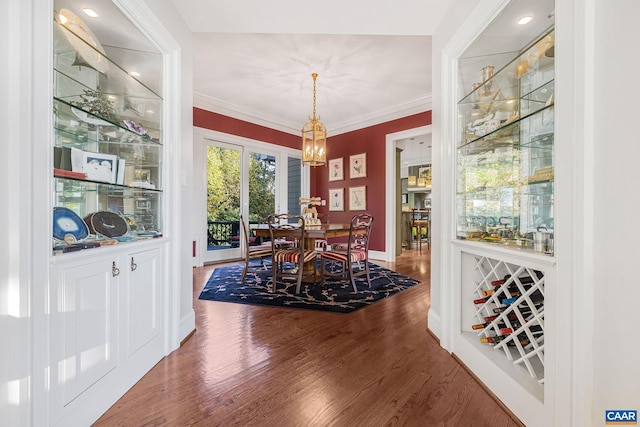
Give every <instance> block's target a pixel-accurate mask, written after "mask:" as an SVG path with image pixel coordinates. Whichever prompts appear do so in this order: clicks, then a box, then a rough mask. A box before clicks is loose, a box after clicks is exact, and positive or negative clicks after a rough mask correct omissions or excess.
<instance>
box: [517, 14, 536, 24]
mask: <svg viewBox="0 0 640 427" xmlns="http://www.w3.org/2000/svg"><path fill="white" fill-rule="evenodd" d="M532 19H533V16H532V15H525V16H523V17H522V18H520V19H518V25H527V24H528V23H529V22H531V20H532Z"/></svg>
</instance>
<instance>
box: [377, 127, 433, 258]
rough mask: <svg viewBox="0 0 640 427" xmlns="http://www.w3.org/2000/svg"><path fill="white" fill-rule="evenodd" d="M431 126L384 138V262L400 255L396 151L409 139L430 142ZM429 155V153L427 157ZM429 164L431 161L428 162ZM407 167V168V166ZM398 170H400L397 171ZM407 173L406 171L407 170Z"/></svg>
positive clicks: (400, 198) (391, 134) (400, 201)
mask: <svg viewBox="0 0 640 427" xmlns="http://www.w3.org/2000/svg"><path fill="white" fill-rule="evenodd" d="M431 127H432V126H431V125H427V126H421V127H418V128H414V129H407V130H405V131H401V132H396V133H390V134H387V136H386V147H385V156H386V167H387V171H388V173H387V174H386V181H385V189H386V194H387V203H386V209H385V215H386V218H387V221H386V222H387V224H386V229H385V242H386V243H385V248H386V249H385V254H386V259H385V260H386V261H388V262H393V261H394V260H395V258H396V257H397V256H399V255H400V253H398V251H397V250H396V242H397V239H401V238H402V236H401V235H399V234H401V233H399V232H397V231H396V226H397V224H398V222H399V221H402V216H403V213H402V206H403V203H402V202H403V199H402V194H403V193H402V192H401V190H398V189H397V187H400V186H399V185H398V180H399V179H401V178H402V168H403V165H402V163H400V162H399V163H398V164H399V166H396V161H397V153H396V150H397V149H398V148H399V149H404V148H405V145H406V143H407V142H409V143H410V144H412V143H413V142H412V140H411V138H413V141H416V143H418V142H419V141H421V140H422V141H426V139H427V135H428V139H429V141H430V140H431V132H432V131H431ZM430 156H431V153H429V157H430ZM422 160H423V159H422V158H419V159H416V160H415V161H420V162H421V161H422ZM429 162H430V163H432V162H431V160H429ZM407 167H408V166H407ZM398 168H400V170H398ZM407 171H408V169H407Z"/></svg>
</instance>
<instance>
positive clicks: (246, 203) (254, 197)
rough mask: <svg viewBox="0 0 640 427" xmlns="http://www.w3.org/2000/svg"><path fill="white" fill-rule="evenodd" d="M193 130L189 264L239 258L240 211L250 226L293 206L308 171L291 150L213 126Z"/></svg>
mask: <svg viewBox="0 0 640 427" xmlns="http://www.w3.org/2000/svg"><path fill="white" fill-rule="evenodd" d="M195 134H196V135H195V136H196V138H194V143H195V144H197V146H195V145H194V153H196V156H195V159H194V176H199V177H201V178H200V179H196V180H194V185H195V190H194V196H195V198H196V203H195V204H194V206H197V209H196V211H197V212H195V213H194V220H195V222H194V224H198V225H197V226H196V227H195V228H194V230H196V233H197V238H196V239H195V240H194V241H195V242H197V244H196V245H194V266H200V265H204V264H211V263H218V262H226V261H233V260H237V259H241V258H242V254H243V253H244V250H245V248H244V245H245V243H244V238H242V236H241V234H240V229H241V225H240V216H241V215H242V217H243V218H244V219H245V221H246V222H247V223H248V224H249V225H250V224H254V223H259V222H264V221H266V219H267V216H268V215H270V214H273V213H276V212H288V211H290V210H292V211H295V210H296V209H297V211H299V209H300V207H299V204H298V203H299V202H298V199H299V197H300V196H301V195H302V193H303V188H305V186H306V187H307V188H308V185H309V184H308V172H306V170H305V168H304V167H303V166H302V162H301V161H300V152H299V151H297V150H292V149H289V148H286V147H280V146H277V145H273V144H267V143H263V142H259V141H254V140H249V139H246V138H241V137H237V136H234V135H228V134H222V133H219V132H215V131H208V130H201V129H197V130H196V132H195ZM198 136H200V138H199V137H198ZM253 243H255V242H253Z"/></svg>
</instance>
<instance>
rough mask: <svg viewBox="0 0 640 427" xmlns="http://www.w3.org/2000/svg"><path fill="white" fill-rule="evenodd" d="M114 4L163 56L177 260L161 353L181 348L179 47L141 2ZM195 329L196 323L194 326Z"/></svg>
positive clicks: (171, 251) (169, 223)
mask: <svg viewBox="0 0 640 427" xmlns="http://www.w3.org/2000/svg"><path fill="white" fill-rule="evenodd" d="M113 2H114V4H115V5H116V6H117V7H118V8H119V9H120V10H121V11H122V13H123V14H124V15H125V16H126V17H127V18H128V19H129V20H130V21H131V22H132V23H133V24H134V25H136V27H138V29H139V30H140V31H141V32H142V33H143V34H144V35H145V36H146V37H147V38H148V39H150V40H151V41H152V42H154V43H155V44H156V45H157V46H158V48H159V49H160V50H161V51H162V53H163V57H164V58H163V62H164V64H163V65H164V69H165V72H164V73H163V87H164V90H163V92H164V98H163V105H164V108H163V115H164V117H163V133H164V135H163V139H164V147H165V150H164V151H165V152H164V156H165V159H172V160H171V161H169V162H167V161H165V162H164V164H165V168H164V173H163V178H164V180H165V181H164V183H163V188H164V193H165V197H163V203H164V207H163V209H164V211H165V212H166V213H167V214H168V215H164V216H163V232H164V234H165V236H167V237H169V238H170V239H171V240H170V244H169V245H168V248H167V249H166V253H165V255H164V256H165V257H166V259H172V260H179V262H177V263H176V262H166V263H165V265H164V266H163V268H164V277H165V286H164V292H165V294H164V302H165V304H164V313H165V316H164V319H163V321H164V334H165V336H164V353H165V354H169V353H170V352H171V351H173V350H175V349H177V348H178V347H179V346H180V339H181V337H180V335H179V319H180V294H181V293H180V283H182V280H181V269H182V268H183V265H182V256H181V254H182V252H183V250H182V248H181V246H182V242H183V240H182V239H181V237H180V236H181V235H182V233H181V223H182V209H181V206H182V203H180V200H179V197H180V194H181V191H180V190H181V189H180V183H181V173H180V168H181V155H182V151H181V150H180V145H179V144H177V143H176V141H180V140H181V136H182V135H181V125H182V95H181V94H182V84H181V82H182V73H181V69H182V61H181V50H180V44H179V43H178V42H177V41H176V40H175V39H174V38H173V36H172V35H171V34H170V33H169V32H168V31H167V30H166V29H165V28H164V26H163V25H162V23H161V22H160V20H159V19H158V18H157V17H156V16H155V15H154V14H153V12H152V11H151V9H150V8H149V6H147V4H146V3H145V2H144V0H127V1H123V0H113ZM194 326H195V324H194Z"/></svg>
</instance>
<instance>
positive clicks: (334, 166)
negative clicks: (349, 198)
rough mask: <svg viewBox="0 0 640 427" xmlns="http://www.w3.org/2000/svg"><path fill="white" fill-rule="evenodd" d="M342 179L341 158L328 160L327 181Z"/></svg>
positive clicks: (342, 166)
mask: <svg viewBox="0 0 640 427" xmlns="http://www.w3.org/2000/svg"><path fill="white" fill-rule="evenodd" d="M343 179H344V165H343V158H342V157H340V158H339V159H331V160H329V182H331V181H342V180H343Z"/></svg>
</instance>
